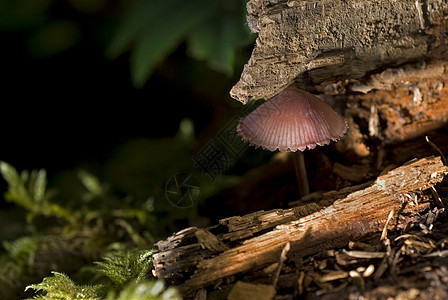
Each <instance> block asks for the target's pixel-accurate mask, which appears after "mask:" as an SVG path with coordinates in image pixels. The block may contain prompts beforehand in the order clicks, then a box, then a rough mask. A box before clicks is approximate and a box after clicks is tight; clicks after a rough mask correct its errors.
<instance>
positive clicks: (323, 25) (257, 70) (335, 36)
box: [230, 0, 448, 103]
mask: <svg viewBox="0 0 448 300" xmlns="http://www.w3.org/2000/svg"><path fill="white" fill-rule="evenodd" d="M247 10H248V16H247V20H248V25H249V27H250V29H251V31H252V32H254V33H258V38H257V40H256V45H255V48H254V50H253V52H252V56H251V58H250V60H249V61H248V63H247V64H246V66H245V67H244V70H243V72H242V74H241V78H240V80H239V81H238V83H237V84H236V85H235V86H234V87H233V88H232V90H231V92H230V94H231V96H232V97H233V98H235V99H237V100H239V101H241V102H243V103H246V102H247V101H248V100H250V99H258V98H265V99H270V98H271V97H272V96H274V95H276V94H277V93H279V92H280V91H281V90H283V89H284V88H286V87H287V86H288V85H290V84H291V83H293V82H294V83H295V85H297V86H298V87H301V88H303V89H306V90H310V91H314V89H315V87H316V86H318V85H322V86H325V85H327V84H330V83H334V82H337V81H338V80H345V79H359V78H362V77H363V76H365V75H366V74H368V73H370V72H372V71H374V70H381V69H384V68H385V67H388V66H399V65H401V64H404V63H406V62H414V61H418V60H420V61H422V60H426V61H428V60H433V59H436V60H444V59H446V57H447V56H448V50H447V49H448V48H447V38H446V32H447V31H448V19H447V18H446V16H447V15H448V2H447V1H446V0H428V1H422V0H417V1H414V0H407V1H394V0H381V1H377V0H364V1H359V0H349V1H345V0H321V1H309V0H306V1H302V0H300V1H296V0H251V1H249V2H248V3H247Z"/></svg>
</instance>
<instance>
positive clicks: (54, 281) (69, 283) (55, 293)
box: [25, 272, 104, 300]
mask: <svg viewBox="0 0 448 300" xmlns="http://www.w3.org/2000/svg"><path fill="white" fill-rule="evenodd" d="M52 273H53V275H54V276H52V277H45V278H44V280H42V282H41V283H38V284H31V285H28V286H27V287H26V288H25V291H27V290H28V289H34V290H36V292H39V291H43V292H45V294H44V295H42V296H37V297H35V298H32V299H60V300H63V299H64V300H65V299H91V300H96V299H103V297H102V296H103V295H102V294H103V293H104V290H103V286H102V285H91V286H90V285H76V284H75V283H74V282H73V280H71V279H70V277H68V276H67V275H65V274H63V273H59V272H52Z"/></svg>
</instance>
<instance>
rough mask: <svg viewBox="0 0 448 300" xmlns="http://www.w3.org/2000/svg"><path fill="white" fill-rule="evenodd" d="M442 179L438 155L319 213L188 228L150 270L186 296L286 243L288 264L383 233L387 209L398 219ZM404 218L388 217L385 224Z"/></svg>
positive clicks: (258, 216) (274, 255)
mask: <svg viewBox="0 0 448 300" xmlns="http://www.w3.org/2000/svg"><path fill="white" fill-rule="evenodd" d="M446 174H448V167H447V166H444V165H443V163H442V161H441V159H440V157H427V158H423V159H420V160H412V161H410V162H408V163H407V164H405V165H403V166H401V167H398V168H396V169H393V170H391V171H389V172H388V173H386V174H385V175H382V176H380V177H378V178H377V179H376V180H375V181H374V182H373V183H372V184H371V185H370V186H367V187H366V186H365V185H362V186H361V187H362V188H361V189H360V190H358V191H352V192H349V194H347V191H345V192H342V193H335V192H333V193H332V194H333V196H338V197H341V196H342V198H339V199H337V200H335V201H334V203H333V204H332V205H330V206H327V207H325V208H322V209H320V207H319V206H318V205H311V206H306V207H302V208H300V207H299V208H291V209H285V210H281V209H279V210H273V211H268V212H264V211H261V212H256V213H253V214H250V215H246V216H242V217H231V218H227V219H224V220H221V221H220V222H219V224H217V225H216V226H213V227H210V228H207V229H197V228H187V229H185V230H182V231H180V232H178V233H176V234H174V235H173V236H171V237H169V238H168V239H167V240H165V241H160V242H158V243H157V244H156V246H157V248H158V252H157V253H155V254H154V256H153V261H154V270H153V273H154V275H155V276H157V277H159V278H165V279H168V280H169V281H170V282H171V283H172V284H175V285H177V286H178V287H179V288H180V289H181V291H183V292H184V293H186V294H189V293H191V292H192V291H195V290H197V289H200V288H203V287H207V286H209V285H211V284H213V283H215V282H216V281H218V280H220V279H224V278H228V277H230V276H232V275H237V274H241V273H244V272H247V271H249V270H254V269H258V268H261V267H264V266H267V265H269V264H272V263H276V262H278V261H279V259H280V256H281V253H282V250H283V249H284V247H285V245H286V244H287V243H289V244H290V250H289V252H288V259H293V258H294V257H303V256H306V255H310V254H313V253H317V252H319V251H321V250H323V249H330V248H334V247H341V246H344V245H346V244H347V243H348V242H349V241H353V240H357V239H360V238H361V237H363V236H365V235H367V234H371V233H373V232H381V231H382V230H383V229H384V226H385V224H386V221H387V220H388V216H389V214H390V212H391V211H393V212H395V215H396V213H397V212H399V211H400V210H402V209H403V207H404V205H403V204H404V203H406V199H408V197H407V195H409V194H410V193H412V192H415V191H424V190H426V189H428V188H431V187H433V186H434V185H435V184H436V183H438V182H440V181H442V179H443V178H444V176H445V175H446ZM327 197H328V195H327ZM426 207H427V206H426ZM424 208H425V205H412V204H408V205H407V206H406V209H405V212H407V213H408V215H413V214H415V213H418V212H419V211H421V210H422V209H424ZM395 215H394V216H395ZM403 221H406V220H405V218H400V219H398V218H395V217H393V218H392V219H391V220H390V222H389V223H388V225H389V226H396V225H397V224H398V223H400V222H403ZM190 295H191V294H190Z"/></svg>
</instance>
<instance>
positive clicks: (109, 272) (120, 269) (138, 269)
mask: <svg viewBox="0 0 448 300" xmlns="http://www.w3.org/2000/svg"><path fill="white" fill-rule="evenodd" d="M153 253H154V251H153V250H130V251H117V252H114V253H111V254H109V255H106V256H104V257H103V261H101V262H96V265H97V266H98V271H99V272H100V273H102V274H104V275H106V276H107V277H108V278H109V279H110V280H111V281H112V283H113V284H114V285H115V286H116V287H117V288H122V287H123V286H124V285H125V284H127V283H129V282H135V283H139V282H141V281H143V280H145V279H146V278H147V277H148V274H149V272H150V270H151V268H152V254H153Z"/></svg>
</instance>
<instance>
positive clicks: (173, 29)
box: [131, 0, 218, 87]
mask: <svg viewBox="0 0 448 300" xmlns="http://www.w3.org/2000/svg"><path fill="white" fill-rule="evenodd" d="M171 2H173V3H175V5H173V6H172V7H170V9H169V10H166V11H162V12H161V13H160V14H159V15H157V16H154V17H153V18H152V19H150V20H148V23H147V24H145V28H144V30H143V31H142V34H141V35H140V36H139V37H138V38H137V40H136V45H135V48H134V49H133V50H132V53H131V68H132V79H133V82H134V85H135V86H137V87H142V86H143V85H144V83H145V82H146V81H147V80H148V78H149V77H150V75H151V73H152V72H153V70H154V68H155V67H156V66H157V64H159V63H160V62H161V61H162V60H163V59H165V57H166V55H167V54H168V53H170V52H172V51H173V50H174V49H175V48H176V47H177V46H178V45H179V44H180V43H181V42H182V40H183V39H184V38H185V36H186V35H187V33H188V32H190V31H191V30H192V29H193V28H195V27H196V26H197V25H199V24H201V23H203V22H204V21H205V20H206V19H207V18H209V17H211V16H212V15H213V14H214V10H215V9H216V7H217V4H218V3H217V1H213V0H195V1H180V2H178V1H177V0H171Z"/></svg>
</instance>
